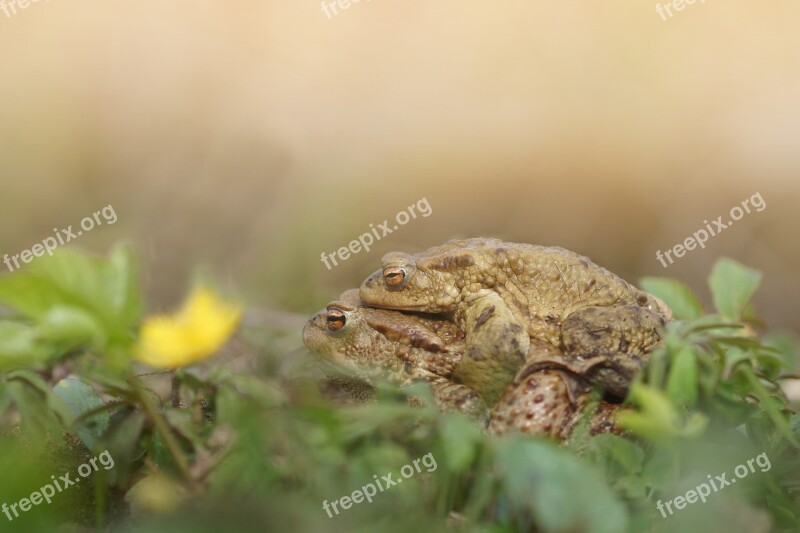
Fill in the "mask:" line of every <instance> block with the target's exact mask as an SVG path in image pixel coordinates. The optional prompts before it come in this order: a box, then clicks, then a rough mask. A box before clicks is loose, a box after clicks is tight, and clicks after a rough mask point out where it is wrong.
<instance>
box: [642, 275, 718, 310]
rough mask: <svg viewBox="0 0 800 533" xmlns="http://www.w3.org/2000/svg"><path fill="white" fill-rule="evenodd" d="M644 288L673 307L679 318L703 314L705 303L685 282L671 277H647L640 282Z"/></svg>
mask: <svg viewBox="0 0 800 533" xmlns="http://www.w3.org/2000/svg"><path fill="white" fill-rule="evenodd" d="M640 284H641V286H642V288H643V289H644V290H646V291H647V292H649V293H650V294H653V295H654V296H658V297H659V298H661V299H662V300H664V302H665V303H666V304H667V305H668V306H669V308H670V309H672V312H673V314H674V315H675V318H677V319H678V320H691V319H693V318H697V317H699V316H700V315H702V314H703V305H702V304H701V303H700V300H698V299H697V296H695V294H694V293H693V292H692V290H691V289H690V288H689V287H688V286H687V285H686V284H684V283H681V282H680V281H678V280H675V279H670V278H658V277H646V278H642V280H641V282H640Z"/></svg>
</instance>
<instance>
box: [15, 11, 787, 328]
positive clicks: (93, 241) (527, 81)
mask: <svg viewBox="0 0 800 533" xmlns="http://www.w3.org/2000/svg"><path fill="white" fill-rule="evenodd" d="M655 6H656V3H655V2H648V1H643V0H637V1H632V0H624V1H620V2H616V3H613V5H610V4H607V5H600V4H599V3H596V2H589V1H587V0H584V1H579V2H555V1H550V2H541V1H530V0H524V1H523V0H507V1H504V2H488V1H484V2H463V1H454V0H452V1H439V2H431V1H422V0H372V1H370V2H367V1H366V0H362V2H361V3H358V4H354V5H352V6H351V7H350V8H349V9H347V10H344V11H342V10H341V9H340V10H339V14H337V15H335V16H333V17H331V18H328V17H327V16H326V15H325V13H324V12H323V10H322V9H321V5H320V2H318V1H316V0H308V1H306V0H302V1H298V0H292V1H289V0H284V1H282V2H277V1H262V2H255V1H238V2H225V3H223V2H210V1H206V0H192V1H191V2H189V1H185V0H182V1H176V2H153V1H149V0H144V1H142V0H139V1H136V2H133V1H118V2H113V3H100V2H77V1H72V0H54V1H52V2H50V3H45V2H39V3H37V4H31V5H30V7H28V8H27V9H25V10H20V11H19V12H18V13H17V14H16V15H14V16H12V17H6V16H5V15H4V14H3V13H2V12H0V54H2V58H0V65H2V73H1V74H0V76H2V77H1V78H0V125H2V127H0V165H1V166H0V199H2V202H0V254H4V253H10V254H14V253H19V252H20V251H21V250H22V249H26V248H30V247H31V245H33V244H34V243H35V242H38V241H41V240H42V239H43V238H44V237H47V236H49V235H50V234H51V233H52V228H54V227H59V228H61V227H66V226H68V225H70V224H77V223H78V222H79V221H80V219H81V218H82V217H83V216H86V215H88V214H91V213H92V212H93V211H96V210H99V209H101V208H102V207H103V206H106V205H108V204H112V205H113V206H114V208H115V210H116V213H117V215H118V217H119V220H118V221H117V223H116V224H115V225H113V226H104V227H100V228H97V229H95V230H94V231H92V232H91V233H89V234H86V235H84V236H83V237H81V238H80V239H79V240H78V241H73V242H72V243H69V245H70V246H76V247H84V248H88V249H91V250H96V251H105V250H106V249H107V248H108V247H109V246H110V245H111V244H112V243H113V242H116V241H118V240H131V241H133V242H134V243H136V245H137V248H138V249H139V250H140V252H141V254H142V257H143V259H144V262H145V267H146V268H145V273H146V283H147V288H148V295H149V298H150V304H151V307H153V308H161V307H164V306H169V305H173V304H175V303H176V302H177V301H179V300H180V299H181V298H182V295H183V294H184V291H185V290H186V288H187V284H188V283H189V281H188V280H189V279H190V277H191V275H192V273H193V271H194V269H195V267H197V266H205V267H206V268H207V270H209V271H211V272H213V273H214V274H215V275H216V277H217V278H218V279H220V280H222V281H223V283H225V284H226V285H228V286H231V287H235V288H236V289H237V290H238V291H239V292H240V293H241V294H242V295H243V296H244V297H245V298H246V299H247V300H248V301H249V302H250V304H251V305H254V306H265V307H273V308H283V309H288V310H292V311H298V312H302V313H306V312H309V311H311V310H314V309H316V308H318V307H320V306H321V305H322V304H323V303H325V302H326V301H328V300H329V299H330V298H331V297H332V296H335V295H337V294H338V293H339V292H340V291H341V290H344V289H346V288H348V287H352V286H356V285H357V284H358V283H359V282H360V281H361V280H362V279H363V278H364V277H365V276H366V275H367V274H369V273H370V272H371V271H372V270H374V269H375V268H377V266H378V262H379V260H380V257H381V255H382V254H383V253H384V252H387V251H390V250H395V249H398V250H405V251H416V250H420V249H424V248H427V247H429V246H431V245H436V244H440V243H442V242H444V241H445V240H447V239H449V238H452V237H455V236H497V237H501V238H505V239H508V240H514V241H523V242H530V243H540V244H557V245H560V246H564V247H567V248H570V249H574V250H576V251H579V252H581V253H584V254H587V255H589V256H590V257H591V258H592V259H594V260H595V261H596V262H598V263H600V264H602V265H604V266H606V267H608V268H610V269H612V270H614V271H615V272H617V273H619V274H621V275H623V276H624V277H626V278H628V279H630V280H632V281H635V280H637V279H638V278H639V277H641V276H644V275H669V276H674V277H678V278H680V279H683V280H684V281H686V282H688V283H689V284H690V285H691V286H692V287H693V288H694V289H695V290H699V291H700V292H701V294H702V295H703V297H704V298H705V299H706V300H708V293H707V291H706V288H705V278H706V276H707V274H708V272H709V269H710V267H711V265H712V264H713V262H714V261H715V259H716V258H718V257H719V256H721V255H729V256H731V257H734V258H736V259H738V260H740V261H743V262H745V263H747V264H749V265H752V266H755V267H757V268H759V269H761V270H763V271H764V272H765V285H764V287H763V289H762V290H761V291H760V293H759V295H758V299H757V305H758V307H759V309H760V310H761V311H762V314H763V315H764V316H765V317H766V318H767V320H768V322H769V323H770V325H771V326H773V327H775V328H792V329H795V330H797V329H798V326H800V286H798V283H797V270H798V267H799V266H800V247H798V244H797V242H798V241H797V237H796V234H795V232H796V229H797V225H798V215H797V206H798V203H799V202H800V181H799V180H798V178H799V177H800V151H798V145H799V144H800V101H799V100H800V32H798V31H797V28H798V27H800V5H798V3H797V2H796V1H790V0H784V1H774V2H764V3H754V2H744V1H738V2H731V1H726V2H720V1H714V0H709V1H707V2H706V3H704V4H700V3H699V2H698V3H695V4H693V5H688V6H687V7H686V8H685V9H684V10H683V11H681V12H678V13H676V14H675V16H674V17H672V18H671V19H669V20H667V21H663V20H662V19H661V18H660V17H659V16H658V15H657V13H656V10H655ZM756 192H760V193H761V195H762V197H763V198H764V200H765V202H766V204H767V207H766V209H765V210H764V211H762V212H754V213H753V214H750V215H747V216H745V217H744V218H743V219H742V220H740V221H739V222H737V223H736V224H734V225H733V226H731V227H730V228H729V229H727V230H725V231H724V232H722V233H721V234H720V235H719V236H717V237H714V238H712V239H711V240H710V241H709V242H708V245H707V247H706V248H705V249H704V250H700V249H697V250H694V251H692V252H690V253H688V254H687V255H686V256H684V257H683V258H681V259H678V260H677V261H676V262H675V264H674V265H672V266H670V267H669V268H666V269H665V268H663V267H662V266H661V264H660V263H659V262H658V261H657V260H656V256H655V253H656V250H659V249H661V250H666V249H667V248H670V247H672V246H674V245H675V244H677V243H680V242H682V241H683V240H684V239H685V238H686V237H687V236H689V235H691V234H692V233H693V232H694V231H696V230H698V229H700V228H702V227H703V220H704V219H708V220H711V219H715V218H716V217H717V216H719V215H725V216H726V218H727V213H728V211H729V210H730V208H731V207H733V206H735V205H737V204H739V203H740V202H741V201H742V200H744V199H745V198H748V197H750V196H751V195H752V194H754V193H756ZM422 197H425V198H427V199H428V201H429V203H430V205H431V207H432V209H433V213H432V214H431V216H429V217H427V218H418V219H416V220H414V221H412V222H410V223H409V224H408V225H407V226H405V227H403V228H401V229H400V230H398V231H397V232H395V233H393V234H392V235H389V236H387V237H385V238H384V239H383V240H381V241H380V242H379V243H378V244H377V245H376V246H375V248H374V249H373V250H372V251H370V252H369V253H364V252H362V253H360V254H358V255H355V256H354V257H351V258H350V259H348V260H347V261H345V262H344V263H343V264H341V265H340V266H338V267H336V268H334V269H332V270H327V269H326V268H325V266H324V265H323V264H322V262H321V261H320V253H321V252H332V251H334V250H336V249H338V248H339V247H341V246H344V245H346V244H347V243H348V242H349V241H350V240H352V239H355V238H356V237H357V236H358V235H360V234H361V233H363V232H365V231H368V229H369V227H368V226H369V224H370V223H373V224H378V223H381V222H383V220H384V219H387V218H388V219H391V218H392V217H394V215H395V214H396V213H397V212H398V211H400V210H402V209H404V208H406V207H407V206H408V205H410V204H411V203H414V202H416V201H417V200H419V199H420V198H422Z"/></svg>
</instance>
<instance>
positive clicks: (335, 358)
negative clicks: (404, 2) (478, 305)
mask: <svg viewBox="0 0 800 533" xmlns="http://www.w3.org/2000/svg"><path fill="white" fill-rule="evenodd" d="M464 339H465V336H464V333H463V331H462V330H460V329H459V328H458V327H457V326H456V325H455V324H454V323H452V322H450V321H448V320H446V319H443V318H441V317H438V316H431V315H424V314H413V313H403V312H398V311H391V310H386V309H375V308H370V307H367V306H364V305H363V303H361V302H360V301H359V300H358V291H357V290H350V291H347V292H345V293H344V294H342V296H341V297H340V299H339V300H337V301H334V302H331V303H330V304H328V306H327V307H326V308H325V309H324V310H322V311H320V312H318V313H316V314H315V315H314V316H312V317H311V319H310V320H309V321H308V323H307V324H306V326H305V328H304V329H303V341H304V343H305V344H306V346H307V347H308V348H309V349H311V350H312V351H313V352H314V353H315V354H317V356H318V357H319V358H320V359H321V360H322V362H323V367H324V369H325V371H326V373H327V374H328V375H329V376H331V377H332V379H334V380H336V381H338V382H339V383H340V384H341V385H343V386H344V388H345V389H347V390H349V391H356V392H355V395H357V396H358V397H359V399H360V400H363V399H364V396H365V395H364V392H363V391H364V390H365V389H366V388H369V387H371V386H372V385H375V384H376V383H377V382H378V381H385V382H389V383H393V384H396V385H398V386H406V385H410V384H411V383H414V382H417V381H425V382H428V383H430V384H431V390H432V392H433V396H434V400H435V402H436V404H437V405H438V406H439V407H440V408H441V409H443V410H446V411H459V412H462V413H465V414H467V415H468V416H470V417H471V418H472V419H473V420H476V421H477V422H478V423H479V424H481V425H482V426H484V427H488V431H489V432H490V433H492V434H504V433H507V432H508V431H512V430H518V431H521V432H524V433H528V434H533V435H548V436H551V437H554V438H556V439H559V440H563V439H565V438H567V436H568V435H569V434H570V431H571V429H572V427H573V425H574V423H575V421H576V420H577V419H578V418H579V416H581V415H582V414H583V413H584V410H585V407H586V405H587V403H588V399H589V397H590V385H589V384H588V383H587V382H586V381H585V380H583V379H581V378H580V376H577V375H575V374H574V373H572V372H571V371H569V370H565V369H547V368H539V367H538V366H536V367H531V368H528V367H527V366H523V369H522V371H520V372H519V374H518V377H517V378H516V379H514V380H513V383H511V384H509V385H508V386H507V388H506V390H505V391H504V392H503V394H501V395H500V398H499V401H498V402H497V404H496V405H495V406H492V408H491V409H489V407H488V406H487V404H486V403H485V402H484V400H483V399H482V398H481V396H480V395H479V394H478V393H477V392H476V391H474V390H472V389H470V388H469V387H467V386H465V385H464V384H461V383H458V382H456V381H454V380H453V373H454V370H455V368H456V367H457V366H458V364H459V362H460V361H461V359H462V358H463V356H464V351H465V342H464ZM540 342H541V341H533V343H534V345H536V346H535V348H534V350H533V351H534V352H535V353H537V354H543V353H547V354H550V355H551V356H552V357H553V358H557V350H556V349H555V348H554V347H552V346H550V345H546V344H545V343H541V344H537V343H540ZM535 364H537V365H538V362H535ZM359 383H360V384H361V385H359ZM617 408H618V406H617V405H614V404H609V403H607V402H601V405H600V408H599V409H598V411H597V413H596V414H593V415H592V418H591V428H592V432H594V433H597V432H605V431H615V430H616V427H615V426H614V424H613V414H614V413H615V412H616V409H617Z"/></svg>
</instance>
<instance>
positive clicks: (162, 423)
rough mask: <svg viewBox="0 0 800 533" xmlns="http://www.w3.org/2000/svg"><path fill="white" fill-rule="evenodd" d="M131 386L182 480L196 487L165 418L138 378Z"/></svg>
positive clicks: (186, 461) (187, 462)
mask: <svg viewBox="0 0 800 533" xmlns="http://www.w3.org/2000/svg"><path fill="white" fill-rule="evenodd" d="M133 387H134V390H135V391H136V396H137V398H138V399H139V403H140V404H141V406H142V409H144V412H145V414H146V415H147V417H148V418H150V420H151V421H152V422H153V425H154V426H155V428H156V431H158V433H159V434H160V435H161V438H162V439H163V440H164V445H165V446H166V447H167V451H168V452H169V454H170V456H171V457H172V461H173V462H174V463H175V466H177V467H178V470H179V471H180V473H181V476H183V478H184V480H185V481H186V483H187V484H188V485H189V487H190V488H191V489H192V490H196V489H197V488H198V487H197V483H196V482H195V480H194V478H193V477H192V473H191V472H190V470H189V461H188V460H187V459H186V456H185V455H184V454H183V451H182V450H181V447H180V444H179V443H178V440H177V439H176V438H175V435H173V434H172V431H171V430H170V428H169V425H168V424H167V422H166V420H164V417H163V416H161V413H159V412H158V410H156V408H155V407H154V406H153V403H152V402H151V401H150V398H148V396H147V392H146V391H145V390H144V389H143V388H142V387H141V385H140V384H139V383H138V380H137V381H136V382H135V383H133Z"/></svg>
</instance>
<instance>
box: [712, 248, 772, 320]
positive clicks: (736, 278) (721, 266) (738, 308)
mask: <svg viewBox="0 0 800 533" xmlns="http://www.w3.org/2000/svg"><path fill="white" fill-rule="evenodd" d="M708 284H709V286H710V287H711V296H712V298H713V299H714V307H716V309H717V312H719V314H720V315H721V316H722V317H723V318H726V319H728V320H740V319H741V318H742V313H743V312H744V309H745V306H746V305H747V303H748V302H749V301H750V298H752V297H753V294H755V292H756V289H758V286H759V285H760V284H761V272H759V271H757V270H754V269H752V268H749V267H746V266H745V265H743V264H741V263H739V262H738V261H734V260H733V259H729V258H727V257H723V258H722V259H720V260H719V261H717V262H716V264H715V265H714V268H713V269H712V270H711V275H710V276H709V278H708Z"/></svg>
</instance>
